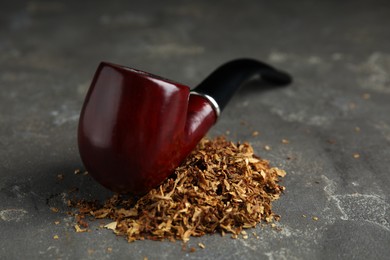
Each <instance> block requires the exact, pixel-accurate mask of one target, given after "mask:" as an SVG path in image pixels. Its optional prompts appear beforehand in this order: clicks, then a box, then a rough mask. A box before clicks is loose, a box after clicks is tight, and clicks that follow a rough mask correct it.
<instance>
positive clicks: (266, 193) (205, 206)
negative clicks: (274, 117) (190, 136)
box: [73, 137, 286, 248]
mask: <svg viewBox="0 0 390 260" xmlns="http://www.w3.org/2000/svg"><path fill="white" fill-rule="evenodd" d="M285 175H286V173H285V171H283V170H281V169H278V168H275V167H270V165H269V162H268V161H266V160H263V159H261V158H259V157H258V156H256V155H255V154H254V151H253V148H252V146H251V145H250V144H248V143H242V144H240V143H238V144H235V143H233V142H229V141H227V140H226V139H225V138H224V137H217V138H215V139H214V140H209V139H206V138H205V139H203V140H202V141H201V142H200V143H199V144H198V146H197V148H196V149H195V150H194V151H193V152H192V153H191V154H190V155H189V156H188V157H187V159H186V160H185V162H184V163H183V164H182V165H181V166H180V167H178V168H177V169H176V170H175V173H174V174H173V176H171V177H170V178H169V179H167V180H166V181H165V182H164V183H162V184H161V185H160V186H159V187H158V188H155V189H153V190H151V191H150V192H149V193H147V194H146V195H144V196H143V197H141V198H139V199H138V200H137V201H134V200H133V199H132V198H126V197H125V196H122V195H118V194H116V195H114V196H113V197H111V198H110V199H108V200H107V201H105V203H104V204H103V205H98V204H97V203H96V202H86V201H77V202H73V206H75V207H76V208H77V209H78V213H77V214H76V220H77V222H78V225H80V226H83V227H85V226H84V225H82V222H81V221H82V220H83V219H84V218H85V216H92V217H93V218H94V219H111V220H112V222H110V223H109V224H107V225H105V226H104V227H105V228H108V229H111V230H113V232H114V233H115V234H117V235H120V236H125V237H126V238H127V240H128V241H129V242H132V241H135V240H143V239H151V240H164V239H168V240H171V241H174V240H177V239H180V240H183V241H184V242H186V241H188V240H189V238H190V236H202V235H204V234H208V233H215V232H219V233H221V234H222V235H224V234H225V233H232V237H233V238H237V237H238V235H239V234H245V235H244V236H245V237H246V238H248V235H247V234H246V232H245V231H243V229H245V228H253V227H255V226H256V225H257V224H259V223H260V222H261V221H265V222H268V223H269V222H272V221H274V220H276V221H278V220H279V219H280V216H278V215H275V214H274V213H273V212H272V201H274V200H276V199H278V198H279V196H280V194H281V193H282V192H283V191H284V189H285V188H284V187H283V186H280V185H279V184H278V182H279V179H280V177H284V176H285ZM76 231H77V228H76ZM79 232H80V231H79ZM198 245H199V247H201V248H204V247H205V246H204V245H203V244H201V243H199V244H198Z"/></svg>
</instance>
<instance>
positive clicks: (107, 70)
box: [78, 59, 291, 195]
mask: <svg viewBox="0 0 390 260" xmlns="http://www.w3.org/2000/svg"><path fill="white" fill-rule="evenodd" d="M254 75H260V76H261V79H262V80H264V81H265V82H268V83H270V84H271V85H286V84H289V83H290V82H291V77H290V76H289V75H288V74H286V73H284V72H281V71H279V70H276V69H274V68H273V67H271V66H269V65H267V64H265V63H262V62H260V61H256V60H252V59H238V60H233V61H231V62H228V63H226V64H224V65H222V66H221V67H219V68H218V69H217V70H215V71H214V72H213V73H212V74H211V75H210V76H208V77H207V78H206V79H205V80H204V81H203V82H201V83H200V84H199V86H197V87H196V88H195V89H193V90H190V88H189V87H187V86H185V85H182V84H180V83H177V82H174V81H171V80H168V79H164V78H162V77H159V76H156V75H152V74H150V73H147V72H143V71H140V70H136V69H132V68H128V67H125V66H120V65H116V64H112V63H108V62H102V63H100V65H99V67H98V69H97V71H96V74H95V76H94V78H93V81H92V84H91V86H90V88H89V90H88V93H87V96H86V98H85V102H84V105H83V108H82V110H81V115H80V121H79V127H78V145H79V151H80V155H81V159H82V161H83V163H84V165H85V168H86V169H87V171H88V172H89V173H90V174H91V175H92V176H93V177H94V178H95V179H96V180H97V181H98V182H99V183H101V184H102V185H103V186H105V187H106V188H108V189H111V190H113V191H116V192H120V193H131V194H138V195H140V194H144V193H146V192H148V191H149V190H151V189H152V188H154V187H156V186H158V185H159V184H160V183H161V182H162V181H164V180H165V179H166V178H167V177H168V176H169V175H170V174H171V173H172V172H173V171H174V169H175V168H176V167H178V166H179V165H180V164H181V163H182V161H183V160H184V159H185V158H186V156H187V155H188V154H189V153H190V152H191V151H192V150H193V149H194V148H195V146H196V145H197V143H198V142H199V141H200V140H201V139H202V137H203V136H204V135H205V134H206V132H207V131H208V130H209V129H210V127H211V126H212V125H213V124H214V123H215V122H216V121H217V118H218V117H219V115H220V113H221V111H222V110H223V108H224V107H225V106H226V104H227V103H228V101H229V99H230V98H231V97H232V96H233V94H234V93H235V92H236V91H237V90H238V88H239V87H240V86H241V85H242V84H243V83H245V82H246V81H247V80H249V79H251V78H252V77H253V76H254Z"/></svg>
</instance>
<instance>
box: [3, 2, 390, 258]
mask: <svg viewBox="0 0 390 260" xmlns="http://www.w3.org/2000/svg"><path fill="white" fill-rule="evenodd" d="M389 24H390V4H389V3H388V1H363V0H356V1H342V2H340V1H299V2H296V1H282V2H280V1H220V2H219V1H196V2H190V1H184V2H183V1H164V2H163V1H142V2H141V1H139V2H135V1H115V2H113V3H110V4H108V3H106V1H90V2H88V3H87V2H83V3H81V1H12V2H2V3H1V4H0V200H1V203H0V229H1V234H0V241H1V244H0V258H2V259H26V258H29V259H76V258H85V259H88V258H89V259H106V258H112V259H143V257H145V256H146V257H148V258H149V259H172V258H188V259H205V258H207V259H313V258H324V259H337V258H339V259H366V258H376V259H386V258H387V257H388V256H389V255H390V247H389V245H390V222H389V221H390V220H389V218H390V217H389V216H390V202H389V198H390V189H389V186H390V172H389V165H390V164H389V163H390V159H389V158H390V145H389V144H390V117H389V113H390V30H389V26H388V25H389ZM237 57H252V58H257V59H260V60H264V61H267V62H270V63H272V64H273V65H274V66H276V67H279V68H281V69H284V70H286V71H289V72H290V73H291V74H293V76H294V77H295V82H294V84H293V85H292V86H290V87H288V88H279V89H275V90H272V91H271V90H269V89H267V90H263V91H262V90H259V89H260V88H261V85H260V84H259V83H251V84H249V85H248V86H246V87H245V89H243V90H242V91H240V92H239V93H238V95H237V96H236V97H235V98H234V99H233V100H232V102H231V104H229V106H228V107H227V108H226V110H225V111H224V113H223V115H222V117H221V118H220V120H219V122H218V124H217V125H216V126H215V127H214V128H213V129H212V131H211V132H210V135H211V136H215V135H218V134H222V133H225V132H226V131H227V130H229V131H230V135H229V138H230V139H232V140H234V141H239V140H247V141H250V142H251V143H252V144H253V146H254V148H255V150H256V151H257V153H258V154H259V155H260V156H262V157H264V158H267V159H269V160H271V162H272V164H273V165H277V166H280V167H281V168H283V169H285V170H286V171H287V173H288V175H287V176H286V178H285V180H284V182H283V184H284V185H285V186H286V187H287V191H286V194H285V195H284V196H282V198H281V199H280V200H279V201H278V202H277V203H276V204H275V210H276V212H277V213H279V214H281V215H282V219H281V221H280V223H279V224H278V225H280V227H281V228H282V231H279V232H278V231H274V230H272V229H271V228H268V227H266V228H260V227H259V228H256V229H255V230H253V231H255V232H256V233H257V234H258V235H259V236H260V239H255V238H254V237H253V238H252V237H250V238H249V239H247V240H244V239H239V240H232V239H230V238H229V237H228V236H226V237H221V236H219V235H211V236H205V237H202V238H193V239H191V241H190V242H189V247H191V246H194V247H196V248H198V247H197V244H198V243H199V242H202V243H204V244H205V245H206V248H205V249H203V250H202V249H200V248H199V249H197V250H196V252H194V253H188V252H184V251H182V250H181V247H182V245H181V243H180V242H177V243H171V242H153V241H138V242H135V243H132V244H128V243H127V242H126V241H125V240H124V239H122V238H117V237H115V236H114V235H113V234H112V233H111V232H110V231H109V230H101V229H98V228H97V227H98V223H95V224H93V226H92V228H91V229H92V232H90V233H75V232H74V228H73V227H72V225H73V224H74V222H73V219H72V218H71V217H69V216H67V214H66V211H67V210H68V209H67V206H66V203H65V202H66V200H67V199H68V197H69V196H70V195H69V190H70V189H72V188H73V187H78V188H79V189H80V191H79V192H78V196H79V197H83V198H86V199H93V198H98V199H104V198H106V197H107V196H109V195H110V194H111V193H110V192H108V191H106V190H104V189H103V188H102V187H100V186H99V185H98V184H97V183H95V182H94V181H93V180H92V179H90V178H89V176H81V175H74V174H73V171H74V169H77V168H82V164H81V161H80V158H79V156H78V151H77V144H76V128H77V120H78V114H79V111H80V108H81V105H82V102H83V98H84V95H85V92H86V90H87V88H88V85H89V82H90V79H91V77H92V75H93V73H94V71H95V69H96V67H97V65H98V62H99V61H101V60H107V61H112V62H115V63H119V64H123V65H128V66H132V67H136V68H138V69H142V70H145V71H149V72H152V73H155V74H158V75H161V76H164V77H167V78H171V79H173V80H176V81H179V82H182V83H186V84H188V85H190V86H195V85H196V84H197V83H199V82H200V81H201V80H202V79H203V78H204V77H206V76H207V74H208V73H209V72H211V71H212V70H213V69H215V68H216V67H217V66H219V65H220V64H221V63H223V62H225V61H227V60H230V59H232V58H237ZM253 131H259V132H260V134H259V135H258V136H255V137H254V136H252V132H253ZM282 139H288V140H289V141H290V143H289V144H282V142H281V140H282ZM265 145H269V146H270V147H271V148H272V149H271V150H270V151H266V150H264V149H263V147H264V146H265ZM354 154H359V155H360V157H359V158H354ZM58 174H63V175H64V179H63V180H62V181H60V180H58V178H57V175H58ZM50 207H57V208H59V209H60V212H59V213H53V212H52V211H51V210H50ZM303 215H305V216H306V217H303ZM313 217H318V220H317V221H315V220H313V219H312V218H313ZM54 221H60V224H59V225H55V224H54ZM55 235H58V237H59V239H57V240H55V239H53V236H55ZM109 247H110V248H112V252H108V251H107V248H109Z"/></svg>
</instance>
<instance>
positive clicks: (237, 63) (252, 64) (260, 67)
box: [194, 59, 292, 111]
mask: <svg viewBox="0 0 390 260" xmlns="http://www.w3.org/2000/svg"><path fill="white" fill-rule="evenodd" d="M254 76H260V77H261V80H263V81H265V82H267V83H269V84H270V85H274V86H283V85H288V84H290V83H291V82H292V78H291V76H290V75H289V74H287V73H285V72H283V71H280V70H277V69H275V68H273V67H271V66H270V65H268V64H265V63H263V62H261V61H257V60H253V59H238V60H233V61H230V62H228V63H225V64H224V65H222V66H221V67H219V68H218V69H216V70H215V71H214V72H213V73H211V74H210V75H209V76H208V77H207V78H206V79H205V80H203V81H202V82H201V83H200V84H199V85H198V86H197V87H196V88H195V89H194V91H195V92H198V93H201V94H206V95H209V96H211V97H212V98H214V99H215V101H216V102H217V103H218V105H219V107H220V110H221V111H222V110H223V109H224V108H225V106H226V104H227V103H228V102H229V100H230V99H231V98H232V96H233V95H234V93H235V92H236V91H237V90H238V89H239V88H240V87H241V86H242V85H244V84H245V83H246V82H248V81H249V80H251V79H252V78H253V77H254Z"/></svg>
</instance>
